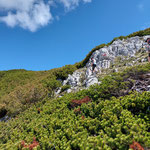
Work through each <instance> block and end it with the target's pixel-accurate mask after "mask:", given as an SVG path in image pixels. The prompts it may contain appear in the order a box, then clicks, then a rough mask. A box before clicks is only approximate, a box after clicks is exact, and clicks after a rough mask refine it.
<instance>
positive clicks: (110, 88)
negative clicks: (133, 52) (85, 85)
mask: <svg viewBox="0 0 150 150" xmlns="http://www.w3.org/2000/svg"><path fill="white" fill-rule="evenodd" d="M146 73H150V64H149V63H147V64H145V65H141V66H135V67H132V68H127V69H126V70H124V71H123V72H121V73H114V74H111V75H108V76H106V77H104V78H102V79H100V80H101V82H102V83H101V84H100V85H94V86H91V87H90V88H89V89H85V90H82V91H79V92H77V93H70V94H66V95H64V96H63V97H61V98H57V99H53V98H49V97H47V98H45V99H43V100H42V101H40V102H38V103H36V104H34V106H33V107H30V108H29V109H27V110H26V111H24V112H23V113H21V114H20V115H18V116H16V117H15V118H13V119H11V120H10V121H8V122H0V149H6V150H7V149H8V150H9V149H14V150H15V149H16V150H17V149H29V148H30V149H31V146H32V147H34V146H35V147H34V149H43V150H44V149H45V150H52V149H58V150H59V149H62V150H63V149H64V150H69V149H70V150H71V149H73V150H79V149H81V150H85V149H87V150H88V149H89V150H91V149H93V150H98V149H102V150H115V149H119V150H127V149H129V145H130V144H132V143H133V142H134V141H135V142H138V143H140V145H141V146H142V147H145V148H148V147H150V119H149V118H150V108H149V106H150V92H143V93H137V92H134V91H130V92H129V93H126V94H127V95H126V94H125V95H124V96H121V95H122V92H121V91H122V90H126V89H127V88H129V87H130V86H128V84H129V83H128V82H127V81H128V80H127V79H129V78H132V77H135V76H136V77H138V76H139V75H141V74H146ZM132 79H133V80H134V79H135V78H132ZM133 82H134V81H133ZM125 85H126V86H125ZM119 93H121V94H119ZM85 96H88V97H89V98H90V100H88V103H82V104H81V105H78V106H74V107H71V103H72V102H73V100H80V99H82V98H84V97H85ZM33 139H34V140H33Z"/></svg>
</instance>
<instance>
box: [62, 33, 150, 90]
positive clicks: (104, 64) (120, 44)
mask: <svg viewBox="0 0 150 150" xmlns="http://www.w3.org/2000/svg"><path fill="white" fill-rule="evenodd" d="M148 37H150V35H149V36H144V37H138V36H136V37H132V38H127V39H123V40H119V39H117V40H115V41H114V42H113V43H112V44H111V45H110V46H105V47H103V48H101V49H99V50H96V51H95V52H93V54H92V56H91V57H90V59H89V61H88V62H87V64H86V66H85V68H84V70H83V71H79V70H76V71H75V72H74V73H73V74H72V75H69V76H68V78H67V79H66V80H65V81H63V85H66V84H69V85H71V89H69V90H68V91H69V92H71V91H72V90H74V89H78V87H80V86H85V87H86V88H88V87H89V86H90V85H93V84H95V83H99V82H98V78H97V74H100V73H101V70H102V69H107V68H110V65H111V63H113V62H114V59H115V58H116V57H117V56H120V57H121V58H122V59H124V56H126V57H129V58H131V57H134V56H135V53H136V52H138V51H140V50H141V49H144V50H146V47H147V43H145V40H146V39H147V38H148ZM92 57H93V59H94V60H95V61H96V68H95V72H94V73H92V64H91V58H92ZM142 61H143V62H144V61H146V60H144V59H143V60H142ZM128 66H132V63H129V64H128ZM116 70H117V68H116Z"/></svg>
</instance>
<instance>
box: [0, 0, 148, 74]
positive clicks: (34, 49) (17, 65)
mask: <svg viewBox="0 0 150 150" xmlns="http://www.w3.org/2000/svg"><path fill="white" fill-rule="evenodd" d="M18 1H19V0H5V2H4V0H0V70H10V69H27V70H36V71H37V70H49V69H52V68H56V67H61V66H64V65H67V64H74V63H76V62H79V61H81V60H83V59H84V58H85V57H86V55H87V54H88V53H89V51H90V50H91V49H92V48H94V47H95V46H97V45H99V44H102V43H108V42H110V41H111V40H112V39H113V38H114V37H117V36H121V35H128V34H130V33H132V32H135V31H138V30H142V29H145V28H148V27H149V26H150V13H149V9H150V1H149V0H113V1H112V0H89V1H88V0H50V1H43V0H27V1H29V2H30V1H32V2H33V1H34V2H36V1H37V2H36V3H34V2H33V3H32V5H35V4H37V3H40V5H38V6H37V7H34V8H38V9H37V11H35V12H36V14H35V16H34V18H33V17H30V18H29V17H28V18H27V17H26V16H25V15H24V16H23V14H25V13H24V11H26V10H28V8H27V9H26V10H24V9H21V10H19V9H20V8H18V7H17V6H16V5H15V6H14V4H11V5H10V2H11V3H12V2H14V3H15V4H17V2H18ZM39 1H40V2H39ZM18 5H19V4H18ZM24 5H26V6H27V7H28V4H24ZM21 6H22V5H21V4H20V5H19V7H21ZM32 10H33V9H32ZM17 12H19V13H20V12H21V13H20V15H16V14H17ZM26 12H28V11H26ZM43 14H44V15H43ZM43 16H44V17H45V18H44V17H43ZM25 18H27V19H28V20H25Z"/></svg>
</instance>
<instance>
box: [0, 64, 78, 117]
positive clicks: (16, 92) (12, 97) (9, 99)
mask: <svg viewBox="0 0 150 150" xmlns="http://www.w3.org/2000/svg"><path fill="white" fill-rule="evenodd" d="M76 69H77V68H76V67H75V66H73V65H66V66H64V67H62V68H56V69H52V70H50V71H37V72H34V71H26V70H10V71H1V72H0V118H1V117H3V116H4V115H5V114H6V113H7V115H9V116H15V115H17V114H18V113H20V112H22V111H24V110H25V109H27V108H28V107H29V106H31V104H34V103H35V102H38V101H40V100H42V99H43V98H44V97H46V96H47V95H49V97H53V96H54V90H55V89H57V88H58V87H60V86H62V84H61V80H64V79H65V78H66V77H67V76H68V74H72V73H73V72H74V71H75V70H76ZM58 79H59V80H60V81H59V80H58Z"/></svg>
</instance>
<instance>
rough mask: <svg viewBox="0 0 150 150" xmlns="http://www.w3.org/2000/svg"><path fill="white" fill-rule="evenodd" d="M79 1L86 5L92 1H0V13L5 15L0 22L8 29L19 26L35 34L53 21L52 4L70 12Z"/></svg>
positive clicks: (0, 18)
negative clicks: (60, 5) (8, 27)
mask: <svg viewBox="0 0 150 150" xmlns="http://www.w3.org/2000/svg"><path fill="white" fill-rule="evenodd" d="M81 1H82V2H84V3H88V2H91V1H92V0H48V1H47V2H46V1H45V0H0V12H2V13H4V14H5V15H1V16H0V22H4V23H6V24H7V25H8V26H10V27H15V26H20V27H22V28H24V29H28V30H30V31H32V32H35V31H36V30H37V29H38V28H40V27H42V26H46V25H47V24H48V23H50V22H51V21H52V20H53V15H52V13H51V9H50V8H51V7H53V5H54V4H55V5H59V4H60V3H61V4H63V6H64V8H65V10H72V9H74V8H75V7H77V6H78V5H79V2H81ZM58 17H59V16H58ZM58 17H57V18H58Z"/></svg>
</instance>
